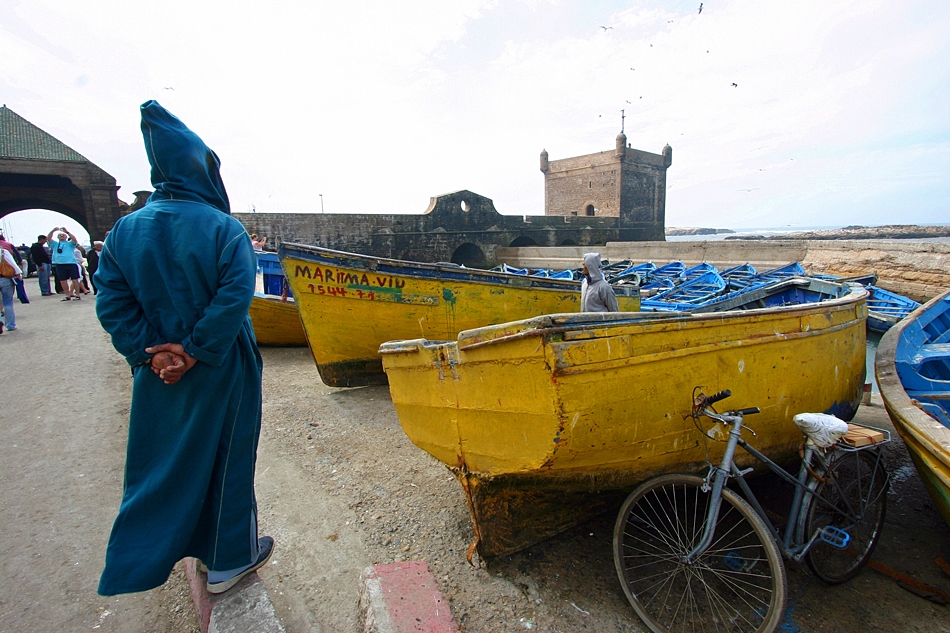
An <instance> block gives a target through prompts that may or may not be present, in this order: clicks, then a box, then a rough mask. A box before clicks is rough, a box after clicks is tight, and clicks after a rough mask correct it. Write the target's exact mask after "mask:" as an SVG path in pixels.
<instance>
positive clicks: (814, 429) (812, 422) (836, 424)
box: [792, 413, 848, 448]
mask: <svg viewBox="0 0 950 633" xmlns="http://www.w3.org/2000/svg"><path fill="white" fill-rule="evenodd" d="M792 419H793V420H794V421H795V425H796V426H797V427H798V428H799V430H801V432H802V433H804V434H805V435H807V436H808V441H809V442H811V443H812V444H814V445H815V446H818V447H820V448H829V447H831V446H834V445H835V443H836V442H837V441H838V440H840V439H841V437H842V436H843V435H844V434H845V433H847V432H848V423H847V422H844V421H842V420H839V419H838V418H836V417H835V416H833V415H828V414H827V413H799V414H798V415H796V416H795V417H794V418H792Z"/></svg>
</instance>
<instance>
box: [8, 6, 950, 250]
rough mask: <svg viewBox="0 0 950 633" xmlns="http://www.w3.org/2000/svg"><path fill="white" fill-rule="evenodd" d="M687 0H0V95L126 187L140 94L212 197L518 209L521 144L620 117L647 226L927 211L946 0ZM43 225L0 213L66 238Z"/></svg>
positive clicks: (29, 228)
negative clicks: (461, 200) (653, 203)
mask: <svg viewBox="0 0 950 633" xmlns="http://www.w3.org/2000/svg"><path fill="white" fill-rule="evenodd" d="M159 5H160V6H159ZM699 5H700V3H699V2H698V0H697V1H693V0H690V1H689V2H680V1H676V0H667V1H663V0H626V1H622V0H413V1H412V2H402V1H394V0H355V1H353V2H316V3H307V2H285V1H283V0H271V1H270V2H267V3H262V2H245V1H243V0H229V1H228V2H224V1H218V0H187V1H183V0H164V1H163V2H162V3H146V2H138V1H136V0H86V1H85V2H82V3H79V2H74V1H71V0H4V1H3V2H2V3H0V60H2V63H0V102H2V103H5V104H6V105H7V106H8V107H9V108H10V109H12V110H13V111H14V112H16V113H17V114H19V115H20V116H22V117H24V118H26V119H27V120H28V121H30V122H31V123H33V124H34V125H36V126H38V127H40V128H41V129H43V130H45V131H46V132H49V133H50V134H52V135H53V136H55V137H56V138H58V139H60V140H61V141H63V142H64V143H66V144H67V145H69V146H70V147H72V148H73V149H75V150H76V151H78V152H79V153H81V154H82V155H84V156H85V157H87V158H88V159H89V160H91V161H92V162H93V163H95V164H96V165H98V166H99V167H101V168H102V169H104V170H106V171H107V172H109V173H110V174H111V175H113V176H114V177H115V178H116V180H117V183H118V184H119V185H120V186H121V189H120V190H119V197H120V199H122V200H124V201H126V202H131V201H132V200H133V199H134V195H133V192H135V191H138V190H143V189H149V188H150V183H149V168H148V162H147V160H146V156H145V151H144V149H143V145H142V139H141V133H140V130H139V115H138V106H139V105H140V104H141V103H143V102H145V101H147V100H149V99H157V100H158V101H159V102H160V103H161V104H162V105H164V106H165V107H166V108H168V109H169V110H170V111H171V112H173V113H174V114H176V115H177V116H178V117H179V118H180V119H182V121H184V122H185V123H186V124H187V125H188V126H189V127H191V128H192V129H193V130H194V131H195V132H197V133H198V134H199V135H200V136H201V137H202V138H203V139H204V140H205V142H206V143H207V144H208V145H209V146H210V147H211V148H212V149H214V150H215V152H216V153H217V154H218V155H219V156H220V157H221V160H222V176H223V178H224V181H225V184H226V186H227V188H228V192H229V194H230V198H231V207H232V209H233V210H235V211H250V210H252V209H254V210H256V211H258V212H281V213H287V212H307V213H320V212H321V210H322V211H325V212H326V213H422V212H424V211H425V209H426V207H427V206H428V203H429V198H430V197H432V196H436V195H439V194H442V193H448V192H452V191H457V190H460V189H467V190H470V191H473V192H475V193H478V194H480V195H483V196H487V197H489V198H491V199H492V200H493V201H494V204H495V208H496V209H497V210H498V211H499V212H500V213H503V214H508V215H537V214H543V212H544V176H543V174H542V173H541V172H540V168H539V166H540V159H539V155H540V153H541V151H542V150H543V149H545V150H547V151H548V153H549V155H550V159H551V160H557V159H561V158H568V157H571V156H578V155H583V154H589V153H594V152H600V151H605V150H610V149H612V148H613V147H614V143H615V138H616V136H617V134H618V133H619V132H620V126H621V110H623V111H624V114H625V120H624V128H625V133H626V135H627V139H628V142H629V143H630V144H631V145H632V146H633V147H634V148H636V149H640V150H645V151H649V152H653V153H660V151H661V150H662V148H663V146H664V145H665V144H667V143H668V144H669V145H671V146H672V148H673V164H672V166H671V167H670V169H669V171H668V173H667V185H668V191H667V203H666V224H667V226H703V227H716V228H745V227H786V226H789V227H803V226H831V225H849V224H862V225H879V224H893V223H900V224H912V223H920V224H923V223H950V209H948V202H947V201H948V200H950V2H947V1H946V0H902V1H901V2H885V1H883V0H799V1H798V2H794V3H786V2H762V1H761V0H708V1H705V2H703V5H702V11H701V12H700V11H699ZM321 194H322V196H321ZM321 203H322V206H321ZM64 220H65V218H64V216H61V215H58V214H54V213H51V212H36V211H24V212H19V213H17V214H12V215H10V216H7V217H6V218H4V219H3V220H2V221H0V222H2V227H3V228H5V229H6V230H7V232H8V233H10V232H12V233H14V239H15V240H16V241H17V242H18V243H19V242H20V241H26V242H27V243H29V242H31V241H32V240H33V239H35V236H36V235H37V234H38V232H43V233H45V232H47V231H48V229H49V228H52V226H58V225H60V224H66V225H67V226H68V227H69V228H71V229H73V230H74V231H77V230H78V231H79V232H80V233H82V234H85V232H84V231H82V230H81V227H79V226H78V224H76V223H71V221H64ZM20 235H22V237H20Z"/></svg>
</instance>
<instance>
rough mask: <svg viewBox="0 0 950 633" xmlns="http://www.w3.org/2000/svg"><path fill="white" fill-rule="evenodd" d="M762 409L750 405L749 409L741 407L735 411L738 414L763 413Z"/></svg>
mask: <svg viewBox="0 0 950 633" xmlns="http://www.w3.org/2000/svg"><path fill="white" fill-rule="evenodd" d="M761 412H762V410H761V409H759V407H749V408H748V409H739V410H738V411H733V413H735V414H736V415H752V414H753V413H761Z"/></svg>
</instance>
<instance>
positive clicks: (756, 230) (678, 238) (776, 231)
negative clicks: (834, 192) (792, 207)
mask: <svg viewBox="0 0 950 633" xmlns="http://www.w3.org/2000/svg"><path fill="white" fill-rule="evenodd" d="M946 224H947V223H946V222H919V223H914V224H906V225H901V224H866V225H865V224H862V225H856V224H829V225H822V226H797V225H787V226H782V227H775V226H770V227H752V228H735V229H733V228H729V229H725V228H719V227H702V228H714V229H717V230H728V231H732V233H717V234H714V235H667V236H666V241H667V242H721V241H723V240H725V239H726V238H727V237H732V238H741V237H752V236H755V235H758V236H761V237H774V236H776V235H788V234H792V233H807V232H810V231H833V230H837V229H843V228H845V227H848V226H864V227H866V228H875V227H880V226H945V225H946ZM666 228H667V230H669V229H677V228H698V227H677V226H667V227H666ZM881 239H900V240H901V241H905V242H950V237H929V238H881Z"/></svg>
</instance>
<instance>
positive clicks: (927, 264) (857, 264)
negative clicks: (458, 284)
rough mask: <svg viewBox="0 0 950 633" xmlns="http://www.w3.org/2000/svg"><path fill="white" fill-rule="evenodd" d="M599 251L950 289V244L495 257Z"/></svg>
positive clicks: (522, 259)
mask: <svg viewBox="0 0 950 633" xmlns="http://www.w3.org/2000/svg"><path fill="white" fill-rule="evenodd" d="M592 250H595V251H597V252H599V253H600V254H601V257H604V258H606V259H609V260H611V261H619V260H622V259H632V260H634V261H635V262H645V261H652V262H654V263H656V264H665V263H667V262H671V261H676V260H680V261H683V262H684V263H685V264H687V265H695V264H698V263H700V262H704V261H705V262H708V263H710V264H713V265H714V266H716V267H719V268H723V267H728V266H736V265H738V264H744V263H746V262H748V263H750V264H752V265H753V266H755V267H756V269H758V270H766V269H768V268H774V267H776V266H782V265H784V264H787V263H789V262H793V261H798V262H801V263H802V265H803V266H804V267H805V269H806V270H807V271H809V272H812V273H822V274H830V275H841V276H844V277H850V276H854V275H865V274H868V273H872V272H873V273H876V274H877V275H878V284H877V285H879V286H880V287H882V288H885V289H886V290H891V291H893V292H897V293H900V294H902V295H906V296H908V297H911V298H913V299H915V300H917V301H924V300H927V299H930V298H932V297H934V296H936V295H938V294H940V293H941V292H943V291H945V290H947V289H950V244H948V243H943V242H911V241H900V240H755V241H751V240H749V241H746V240H729V241H714V242H705V241H703V242H699V241H697V242H607V245H606V246H601V247H595V248H592V247H578V246H561V247H557V248H541V247H518V248H498V249H496V251H495V256H496V257H497V258H498V260H499V261H504V262H507V263H509V264H511V265H512V266H520V267H537V268H562V269H563V268H576V267H578V266H579V265H580V261H581V258H582V257H583V255H584V253H588V252H591V251H592Z"/></svg>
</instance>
